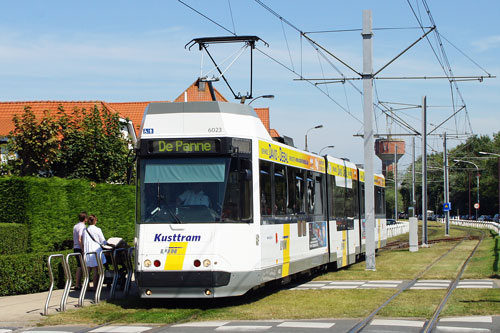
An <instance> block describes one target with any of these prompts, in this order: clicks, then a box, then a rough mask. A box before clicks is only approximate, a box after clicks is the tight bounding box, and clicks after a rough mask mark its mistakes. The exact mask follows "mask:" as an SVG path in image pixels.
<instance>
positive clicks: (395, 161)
mask: <svg viewBox="0 0 500 333" xmlns="http://www.w3.org/2000/svg"><path fill="white" fill-rule="evenodd" d="M394 219H395V220H396V221H397V220H398V145H397V144H396V150H394Z"/></svg>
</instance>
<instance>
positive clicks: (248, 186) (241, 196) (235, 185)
mask: <svg viewBox="0 0 500 333" xmlns="http://www.w3.org/2000/svg"><path fill="white" fill-rule="evenodd" d="M251 170H252V162H251V160H250V159H245V158H240V159H238V158H232V159H231V164H230V167H229V174H228V180H227V186H226V193H225V198H224V206H223V208H222V221H223V222H248V221H250V220H251V219H252V200H251V198H252V192H253V191H252V173H251Z"/></svg>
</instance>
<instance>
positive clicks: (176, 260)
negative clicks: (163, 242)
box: [164, 242, 188, 271]
mask: <svg viewBox="0 0 500 333" xmlns="http://www.w3.org/2000/svg"><path fill="white" fill-rule="evenodd" d="M187 246H188V242H170V245H169V247H168V254H167V259H166V260H165V268H164V269H165V270H166V271H180V270H182V266H183V265H184V258H185V257H186V251H187Z"/></svg>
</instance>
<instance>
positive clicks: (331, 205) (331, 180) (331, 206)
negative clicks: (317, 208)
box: [327, 175, 336, 220]
mask: <svg viewBox="0 0 500 333" xmlns="http://www.w3.org/2000/svg"><path fill="white" fill-rule="evenodd" d="M327 180H328V188H327V191H328V196H327V197H328V218H329V219H330V220H334V219H335V215H336V212H335V198H334V193H333V189H334V187H335V177H334V176H332V175H327Z"/></svg>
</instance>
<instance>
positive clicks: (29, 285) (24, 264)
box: [0, 251, 76, 296]
mask: <svg viewBox="0 0 500 333" xmlns="http://www.w3.org/2000/svg"><path fill="white" fill-rule="evenodd" d="M71 252H72V251H71ZM67 253H70V251H66V252H65V253H64V255H66V254H67ZM50 254H51V253H40V254H33V253H31V254H16V255H3V256H0V281H2V283H0V296H9V295H20V294H30V293H38V292H43V291H47V290H49V287H50V278H49V268H48V265H47V259H48V257H49V255H50ZM70 266H71V272H72V274H74V272H75V271H76V261H75V260H74V259H73V260H70ZM52 267H53V273H54V285H55V286H57V288H64V282H65V279H64V270H63V266H62V262H61V258H54V259H52Z"/></svg>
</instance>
